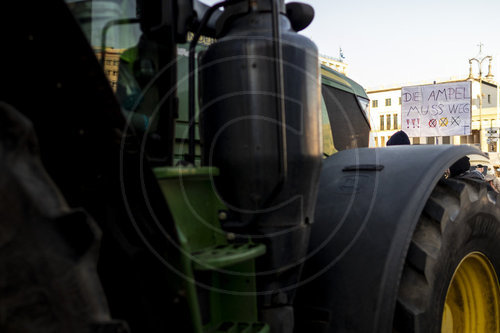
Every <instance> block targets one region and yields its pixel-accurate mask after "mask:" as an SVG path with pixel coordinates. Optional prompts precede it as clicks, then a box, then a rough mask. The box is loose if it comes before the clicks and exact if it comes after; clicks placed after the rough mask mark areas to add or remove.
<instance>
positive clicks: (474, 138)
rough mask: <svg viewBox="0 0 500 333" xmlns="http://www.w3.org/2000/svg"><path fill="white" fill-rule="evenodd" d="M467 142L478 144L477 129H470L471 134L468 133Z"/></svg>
mask: <svg viewBox="0 0 500 333" xmlns="http://www.w3.org/2000/svg"><path fill="white" fill-rule="evenodd" d="M469 138H470V139H469V143H477V144H479V143H480V142H481V141H480V140H479V130H472V133H471V135H469Z"/></svg>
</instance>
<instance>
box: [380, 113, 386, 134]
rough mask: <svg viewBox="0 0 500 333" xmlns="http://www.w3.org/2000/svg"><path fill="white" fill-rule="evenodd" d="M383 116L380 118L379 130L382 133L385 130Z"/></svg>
mask: <svg viewBox="0 0 500 333" xmlns="http://www.w3.org/2000/svg"><path fill="white" fill-rule="evenodd" d="M384 126H385V123H384V116H380V130H381V131H383V130H384V129H385V128H384Z"/></svg>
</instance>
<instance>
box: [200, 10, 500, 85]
mask: <svg viewBox="0 0 500 333" xmlns="http://www.w3.org/2000/svg"><path fill="white" fill-rule="evenodd" d="M202 1H203V2H205V3H207V4H213V3H215V2H217V0H202ZM294 1H300V2H305V3H308V4H310V5H312V6H313V7H314V9H315V13H316V15H315V19H314V21H313V22H312V23H311V25H310V26H309V27H308V28H306V29H305V30H304V31H302V32H301V34H303V35H305V36H307V37H309V38H311V39H312V40H313V41H314V42H315V43H316V45H317V46H318V48H319V51H320V53H321V54H325V55H328V56H331V57H335V58H338V56H339V48H342V51H343V54H344V56H345V62H346V63H347V64H348V68H347V75H348V76H349V77H351V78H352V79H354V80H355V81H357V82H358V83H359V84H361V85H362V86H363V87H365V88H370V87H372V88H374V87H381V86H391V85H398V84H402V85H404V84H408V83H410V84H418V83H422V82H427V83H428V82H432V81H434V80H436V81H439V80H444V79H449V78H450V77H455V78H457V77H458V78H465V77H467V76H468V74H469V59H471V58H479V59H482V57H484V56H486V55H491V56H492V57H493V62H492V72H493V74H494V75H495V79H497V80H500V0H468V1H465V0H419V1H406V0H377V1H375V0H350V1H336V0H294ZM286 2H289V1H288V0H286ZM479 43H482V44H483V47H482V55H481V57H479V46H478V44H479ZM482 68H483V75H486V74H487V72H488V60H485V61H484V62H483V65H482ZM478 72H479V70H478V65H477V63H475V62H474V63H473V74H475V75H477V74H478Z"/></svg>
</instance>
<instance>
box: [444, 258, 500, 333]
mask: <svg viewBox="0 0 500 333" xmlns="http://www.w3.org/2000/svg"><path fill="white" fill-rule="evenodd" d="M441 332H442V333H452V332H477V333H500V285H499V282H498V277H497V274H496V272H495V269H494V268H493V265H492V264H491V262H490V260H489V259H488V258H487V257H486V256H485V255H484V254H482V253H480V252H472V253H469V254H468V255H467V256H465V257H464V258H463V259H462V261H461V262H460V264H459V265H458V266H457V268H456V270H455V273H454V274H453V277H452V279H451V283H450V285H449V286H448V291H447V292H446V300H445V305H444V309H443V321H442V325H441Z"/></svg>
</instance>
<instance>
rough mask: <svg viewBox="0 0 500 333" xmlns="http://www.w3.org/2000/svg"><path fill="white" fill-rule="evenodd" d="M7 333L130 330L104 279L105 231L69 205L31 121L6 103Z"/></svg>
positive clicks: (0, 309)
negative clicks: (115, 312) (117, 316)
mask: <svg viewBox="0 0 500 333" xmlns="http://www.w3.org/2000/svg"><path fill="white" fill-rule="evenodd" d="M0 175H1V177H0V332H4V333H9V332H16V333H28V332H37V333H45V332H73V333H79V332H126V331H128V329H127V327H126V325H125V324H124V323H122V322H119V321H112V320H110V316H109V311H108V307H107V302H106V299H105V296H104V293H103V291H102V288H101V284H100V281H99V278H98V276H97V273H96V263H97V257H98V253H99V241H100V230H99V228H98V227H97V225H96V223H95V222H94V221H93V220H92V219H91V218H90V217H89V216H88V215H87V214H86V213H85V212H84V211H82V210H73V209H70V208H69V207H68V205H67V204H66V202H65V200H64V199H63V198H62V195H61V194H60V192H59V190H58V189H57V187H56V186H55V184H54V183H53V182H52V180H51V179H50V177H49V176H48V174H47V173H46V172H45V169H44V167H43V165H42V163H41V161H40V159H39V156H38V145H37V140H36V136H35V134H34V130H33V127H32V125H31V123H30V121H29V120H28V119H27V118H25V117H24V116H23V115H22V114H21V113H19V112H18V111H16V110H15V109H14V108H12V107H11V106H9V105H7V104H5V103H0Z"/></svg>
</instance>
